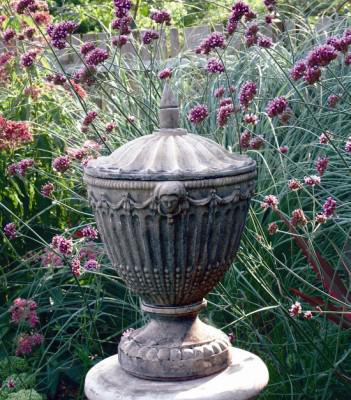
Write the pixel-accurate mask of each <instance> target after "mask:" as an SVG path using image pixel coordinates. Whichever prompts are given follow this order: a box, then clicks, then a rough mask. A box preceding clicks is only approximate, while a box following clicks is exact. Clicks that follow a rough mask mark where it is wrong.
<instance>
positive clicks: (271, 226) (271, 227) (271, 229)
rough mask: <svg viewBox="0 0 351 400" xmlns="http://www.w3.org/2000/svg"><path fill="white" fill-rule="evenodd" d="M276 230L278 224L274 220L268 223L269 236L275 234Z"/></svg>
mask: <svg viewBox="0 0 351 400" xmlns="http://www.w3.org/2000/svg"><path fill="white" fill-rule="evenodd" d="M277 230H278V225H277V224H276V223H275V222H272V223H271V224H269V225H268V233H269V235H271V236H273V235H275V234H276V232H277Z"/></svg>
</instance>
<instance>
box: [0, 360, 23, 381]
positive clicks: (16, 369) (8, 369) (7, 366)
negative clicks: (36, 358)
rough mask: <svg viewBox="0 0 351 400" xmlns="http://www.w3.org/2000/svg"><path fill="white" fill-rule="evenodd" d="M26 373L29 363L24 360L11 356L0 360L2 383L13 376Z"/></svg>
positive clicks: (0, 378)
mask: <svg viewBox="0 0 351 400" xmlns="http://www.w3.org/2000/svg"><path fill="white" fill-rule="evenodd" d="M26 371H28V362H27V360H25V359H23V358H20V357H16V356H9V357H6V358H1V359H0V381H4V380H5V379H6V378H7V377H8V376H10V375H12V374H15V373H16V374H19V373H21V372H26Z"/></svg>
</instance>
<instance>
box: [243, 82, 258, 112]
mask: <svg viewBox="0 0 351 400" xmlns="http://www.w3.org/2000/svg"><path fill="white" fill-rule="evenodd" d="M256 94H257V86H256V84H255V83H254V82H252V81H247V82H245V83H244V84H243V85H242V86H241V89H240V93H239V101H240V104H241V105H242V106H243V107H244V108H247V107H248V106H249V104H250V103H251V102H252V100H253V99H254V97H255V95H256Z"/></svg>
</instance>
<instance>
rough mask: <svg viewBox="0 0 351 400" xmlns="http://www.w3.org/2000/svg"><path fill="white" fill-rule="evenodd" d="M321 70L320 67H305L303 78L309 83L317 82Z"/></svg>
mask: <svg viewBox="0 0 351 400" xmlns="http://www.w3.org/2000/svg"><path fill="white" fill-rule="evenodd" d="M321 74H322V71H321V69H320V68H317V67H307V68H306V71H305V73H304V76H303V78H304V80H305V82H307V83H308V84H309V85H313V84H314V83H316V82H318V81H319V80H320V78H321Z"/></svg>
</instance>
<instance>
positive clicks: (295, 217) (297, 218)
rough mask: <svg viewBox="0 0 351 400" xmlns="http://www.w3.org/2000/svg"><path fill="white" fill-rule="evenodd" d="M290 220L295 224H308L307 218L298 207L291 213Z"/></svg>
mask: <svg viewBox="0 0 351 400" xmlns="http://www.w3.org/2000/svg"><path fill="white" fill-rule="evenodd" d="M290 222H291V224H292V225H293V226H305V225H306V224H307V218H306V216H305V213H304V212H303V210H302V209H301V208H298V209H296V210H294V211H293V212H292V213H291V219H290Z"/></svg>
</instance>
